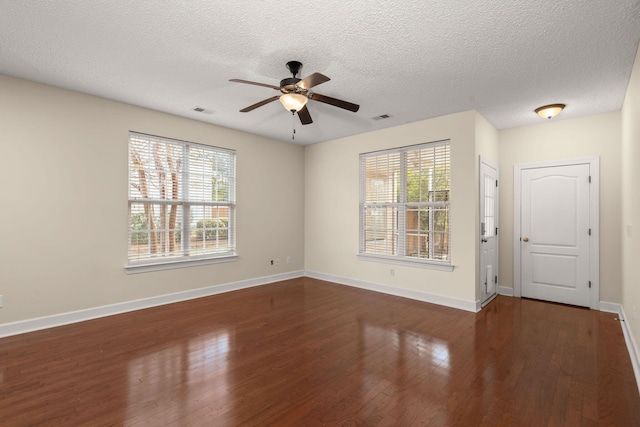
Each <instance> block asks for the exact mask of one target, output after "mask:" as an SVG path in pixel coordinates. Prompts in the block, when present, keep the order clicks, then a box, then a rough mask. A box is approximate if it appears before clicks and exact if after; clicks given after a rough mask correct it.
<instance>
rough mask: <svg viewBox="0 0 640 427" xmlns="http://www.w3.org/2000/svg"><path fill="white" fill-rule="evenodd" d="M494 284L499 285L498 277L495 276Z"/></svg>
mask: <svg viewBox="0 0 640 427" xmlns="http://www.w3.org/2000/svg"><path fill="white" fill-rule="evenodd" d="M493 283H495V284H496V285H497V284H498V276H495V279H494V281H493Z"/></svg>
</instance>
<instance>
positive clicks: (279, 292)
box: [0, 278, 640, 427]
mask: <svg viewBox="0 0 640 427" xmlns="http://www.w3.org/2000/svg"><path fill="white" fill-rule="evenodd" d="M0 425H2V426H3V427H4V426H9V427H13V426H17V427H21V426H33V425H39V426H56V425H62V426H85V425H86V426H118V425H123V426H149V425H152V426H211V425H215V426H227V425H233V426H235V425H242V426H263V425H277V426H289V425H291V426H301V425H303V426H315V425H318V426H320V425H366V426H387V425H394V426H395V425H401V426H402V425H407V426H414V425H429V426H432V425H434V426H437V425H442V426H449V425H474V426H475V425H482V426H495V425H504V426H511V425H514V426H515V425H517V426H522V425H535V426H538V425H541V426H556V425H558V426H559V425H567V426H574V425H616V426H618V425H619V426H627V425H628V426H631V425H640V395H639V394H638V388H637V385H636V383H635V377H634V374H633V369H632V366H631V362H630V359H629V355H628V353H627V349H626V345H625V342H624V337H623V334H622V331H621V327H620V324H619V322H618V321H617V320H616V316H615V315H613V314H610V313H602V312H597V311H591V310H585V309H580V308H576V307H569V306H563V305H560V304H553V303H545V302H540V301H533V300H527V299H519V298H508V297H502V296H498V297H497V298H496V299H495V300H494V301H492V302H491V303H490V304H489V305H488V306H487V307H485V308H484V309H483V310H482V311H481V312H480V313H477V314H474V313H469V312H464V311H460V310H455V309H450V308H446V307H441V306H436V305H432V304H426V303H422V302H419V301H414V300H408V299H403V298H400V297H395V296H390V295H384V294H377V293H374V292H369V291H365V290H362V289H356V288H350V287H346V286H342V285H337V284H333V283H328V282H323V281H319V280H314V279H310V278H300V279H294V280H288V281H284V282H278V283H273V284H269V285H264V286H260V287H256V288H251V289H245V290H241V291H236V292H229V293H225V294H220V295H216V296H212V297H207V298H200V299H196V300H191V301H186V302H183V303H178V304H171V305H167V306H162V307H156V308H151V309H146V310H140V311H137V312H132V313H126V314H122V315H117V316H111V317H106V318H102V319H96V320H91V321H87V322H82V323H78V324H73V325H67V326H62V327H59V328H53V329H49V330H44V331H38V332H32V333H29V334H24V335H18V336H13V337H7V338H3V339H0Z"/></svg>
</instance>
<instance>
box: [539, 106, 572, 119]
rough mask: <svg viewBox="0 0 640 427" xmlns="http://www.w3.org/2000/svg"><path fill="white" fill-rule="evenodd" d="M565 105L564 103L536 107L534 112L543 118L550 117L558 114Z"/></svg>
mask: <svg viewBox="0 0 640 427" xmlns="http://www.w3.org/2000/svg"><path fill="white" fill-rule="evenodd" d="M564 107H566V105H564V104H550V105H544V106H542V107H539V108H536V109H535V112H536V113H537V114H538V115H539V116H540V117H542V118H543V119H551V118H552V117H555V116H557V115H558V114H560V111H562V110H564Z"/></svg>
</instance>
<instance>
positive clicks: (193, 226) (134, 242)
mask: <svg viewBox="0 0 640 427" xmlns="http://www.w3.org/2000/svg"><path fill="white" fill-rule="evenodd" d="M234 254H235V152H234V151H233V150H227V149H223V148H217V147H211V146H207V145H200V144H195V143H190V142H184V141H178V140H172V139H168V138H161V137H157V136H150V135H145V134H140V133H134V132H131V133H130V135H129V250H128V260H129V265H136V264H156V263H166V262H176V261H181V260H195V259H204V258H215V257H224V256H231V255H234Z"/></svg>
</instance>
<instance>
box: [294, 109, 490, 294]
mask: <svg viewBox="0 0 640 427" xmlns="http://www.w3.org/2000/svg"><path fill="white" fill-rule="evenodd" d="M475 123H476V113H475V112H465V113H459V114H452V115H448V116H443V117H439V118H435V119H430V120H425V121H420V122H415V123H410V124H405V125H402V126H397V127H393V128H388V129H383V130H379V131H375V132H370V133H366V134H361V135H356V136H351V137H347V138H342V139H338V140H334V141H328V142H324V143H320V144H315V145H311V146H308V147H306V150H305V181H306V193H305V257H306V262H305V268H306V269H307V270H309V271H312V272H319V273H325V274H331V275H336V276H340V277H344V278H348V279H353V280H361V281H366V282H372V283H378V284H382V285H387V286H393V287H397V288H403V289H408V290H415V291H421V292H426V293H429V294H435V295H441V296H445V297H449V298H457V299H462V300H465V301H472V302H475V300H476V263H475V258H476V257H475V254H476V247H477V243H476V235H477V233H476V228H477V216H476V215H475V213H476V211H477V207H476V200H477V174H476V173H475V170H476V167H475V165H476V163H477V158H476V152H475V142H474V141H475V132H476V128H475ZM443 139H450V140H451V162H452V174H451V177H452V178H451V179H452V182H451V187H452V196H451V206H452V207H451V209H452V221H451V224H452V226H451V227H452V244H451V248H452V249H451V252H452V262H453V264H454V265H455V269H454V271H453V272H444V271H436V270H429V269H424V268H417V267H407V266H401V265H395V264H386V263H381V262H370V261H363V260H359V259H358V258H357V254H358V194H359V193H358V192H359V187H358V185H359V184H358V182H359V181H358V171H359V166H358V165H359V163H358V159H359V157H358V156H359V154H360V153H365V152H370V151H376V150H382V149H386V148H392V147H400V146H405V145H412V144H419V143H424V142H430V141H438V140H443ZM391 268H393V269H394V270H395V276H391V275H390V272H389V270H390V269H391Z"/></svg>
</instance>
